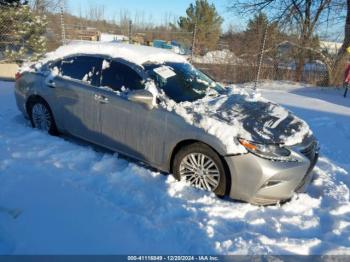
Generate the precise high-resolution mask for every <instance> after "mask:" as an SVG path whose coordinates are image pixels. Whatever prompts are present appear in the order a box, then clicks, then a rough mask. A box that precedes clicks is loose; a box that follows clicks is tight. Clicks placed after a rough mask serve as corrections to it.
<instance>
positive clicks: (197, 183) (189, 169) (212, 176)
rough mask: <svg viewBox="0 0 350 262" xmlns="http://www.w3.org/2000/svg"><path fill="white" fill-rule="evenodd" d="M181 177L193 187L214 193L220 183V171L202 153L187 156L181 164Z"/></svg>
mask: <svg viewBox="0 0 350 262" xmlns="http://www.w3.org/2000/svg"><path fill="white" fill-rule="evenodd" d="M180 176H181V179H185V180H186V181H187V182H189V183H190V184H191V185H192V186H194V187H196V188H200V189H203V190H207V191H214V190H215V189H216V188H217V187H218V186H219V183H220V171H219V168H218V167H217V165H216V164H215V162H214V161H213V160H212V159H211V158H210V157H209V156H207V155H205V154H202V153H191V154H188V155H186V156H185V157H184V158H183V159H182V161H181V163H180Z"/></svg>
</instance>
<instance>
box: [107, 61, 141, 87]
mask: <svg viewBox="0 0 350 262" xmlns="http://www.w3.org/2000/svg"><path fill="white" fill-rule="evenodd" d="M101 85H102V86H105V87H110V88H112V89H113V90H115V91H123V90H125V89H130V90H136V89H143V85H142V78H141V77H140V76H139V75H138V74H137V73H136V72H135V71H134V70H133V69H132V68H130V67H129V66H127V65H125V64H123V63H120V62H116V61H110V62H107V61H106V60H105V61H104V62H103V66H102V78H101Z"/></svg>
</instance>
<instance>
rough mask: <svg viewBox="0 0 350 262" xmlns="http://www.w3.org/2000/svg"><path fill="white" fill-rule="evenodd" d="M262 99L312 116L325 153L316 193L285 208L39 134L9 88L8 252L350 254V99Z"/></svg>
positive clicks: (2, 161)
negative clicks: (221, 193) (236, 197)
mask: <svg viewBox="0 0 350 262" xmlns="http://www.w3.org/2000/svg"><path fill="white" fill-rule="evenodd" d="M293 92H294V91H293ZM262 94H263V96H266V97H268V98H269V99H271V100H274V101H276V102H279V103H284V105H286V106H287V107H288V108H290V109H293V111H295V112H296V113H297V114H298V115H300V116H302V117H303V118H304V119H306V120H307V121H308V123H309V124H310V125H311V127H312V129H313V130H314V132H315V135H316V137H318V138H319V140H320V143H321V148H322V150H321V153H322V156H321V158H320V161H319V162H318V164H317V166H316V168H315V170H314V174H315V179H314V181H313V182H312V184H311V185H310V188H309V190H308V193H306V194H298V195H296V196H295V197H294V198H293V199H292V200H291V201H290V202H288V203H286V204H284V205H282V206H268V207H257V206H253V205H250V204H246V203H240V202H235V201H230V200H228V199H224V200H221V199H218V198H216V197H215V196H214V195H212V194H210V193H207V192H203V191H199V190H196V189H194V188H190V187H188V186H187V185H186V184H184V183H182V182H176V181H175V180H174V179H173V178H172V177H171V176H168V177H166V176H163V175H161V174H159V173H158V172H155V171H152V170H150V169H147V168H145V167H144V166H143V165H141V164H139V163H133V162H128V161H127V160H125V159H122V158H118V155H117V154H111V153H110V152H108V151H104V150H102V149H100V148H92V147H91V145H90V144H87V143H84V142H81V141H79V140H75V139H72V138H69V137H51V136H48V135H46V134H43V133H41V132H39V131H36V130H33V129H32V128H31V127H30V125H29V123H28V121H27V120H25V119H24V118H23V116H22V115H21V114H20V113H19V112H18V110H17V109H16V105H15V101H14V97H13V84H12V83H11V84H10V83H4V82H0V207H1V208H0V254H36V255H38V254H45V255H46V254H79V255H81V254H250V255H256V254H269V255H279V254H302V255H304V254H305V255H306V254H350V241H349V239H350V224H349V223H350V217H349V215H350V199H349V195H350V190H349V188H350V164H349V163H350V155H349V153H348V148H349V146H350V136H349V134H350V121H349V119H350V99H347V100H345V99H343V97H342V96H341V93H340V92H338V91H337V90H333V91H332V92H331V91H327V92H326V94H322V92H320V91H319V90H314V89H310V90H309V91H308V92H302V93H288V92H285V91H281V90H277V91H274V90H272V91H271V90H267V89H265V90H263V91H262ZM330 134H332V135H331V137H330ZM3 208H10V209H11V210H12V209H20V210H21V211H22V213H21V214H20V216H19V217H18V218H17V219H13V218H12V217H11V216H9V215H8V213H7V212H4V211H2V210H3Z"/></svg>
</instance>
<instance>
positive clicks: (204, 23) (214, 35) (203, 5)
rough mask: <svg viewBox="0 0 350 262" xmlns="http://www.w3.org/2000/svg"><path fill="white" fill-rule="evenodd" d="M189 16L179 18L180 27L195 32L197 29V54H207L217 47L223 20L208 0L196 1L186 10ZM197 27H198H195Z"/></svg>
mask: <svg viewBox="0 0 350 262" xmlns="http://www.w3.org/2000/svg"><path fill="white" fill-rule="evenodd" d="M186 14H187V16H182V17H180V18H179V21H178V25H179V27H180V28H181V29H182V30H185V31H188V32H193V31H194V30H195V27H196V41H195V50H194V51H195V53H196V54H198V53H201V54H203V53H205V52H206V51H208V50H212V49H214V48H215V47H216V45H217V43H218V41H219V38H220V34H221V25H222V22H223V19H222V17H221V16H219V14H218V12H217V11H216V8H215V6H214V4H209V3H208V1H207V0H196V3H195V4H190V6H189V7H188V8H187V10H186ZM195 25H196V26H195Z"/></svg>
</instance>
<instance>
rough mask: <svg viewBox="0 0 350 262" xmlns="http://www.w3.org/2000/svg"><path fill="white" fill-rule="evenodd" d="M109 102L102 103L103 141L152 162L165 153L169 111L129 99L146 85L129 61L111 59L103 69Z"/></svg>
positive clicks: (103, 78) (159, 158) (158, 161)
mask: <svg viewBox="0 0 350 262" xmlns="http://www.w3.org/2000/svg"><path fill="white" fill-rule="evenodd" d="M101 84H102V86H104V87H108V88H111V91H105V90H103V91H104V96H105V97H106V101H108V102H106V103H105V104H101V105H100V109H101V110H100V111H101V133H102V136H103V139H104V141H103V144H105V145H106V146H109V147H111V145H113V148H116V149H118V150H120V151H122V152H123V153H125V154H128V155H131V156H133V157H136V158H138V159H140V160H143V161H146V162H149V163H151V164H159V163H161V161H162V157H163V143H164V132H165V114H164V113H163V111H162V110H161V109H156V108H154V109H152V110H149V109H147V108H146V107H145V106H144V105H142V104H138V103H136V102H132V101H129V100H128V99H127V94H128V92H131V91H133V90H137V89H143V88H144V85H143V84H142V78H141V77H140V76H139V75H138V73H136V71H135V70H133V68H131V67H130V66H129V65H127V64H125V63H122V62H118V61H111V62H109V64H108V67H106V66H104V67H103V70H102V80H101Z"/></svg>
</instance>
